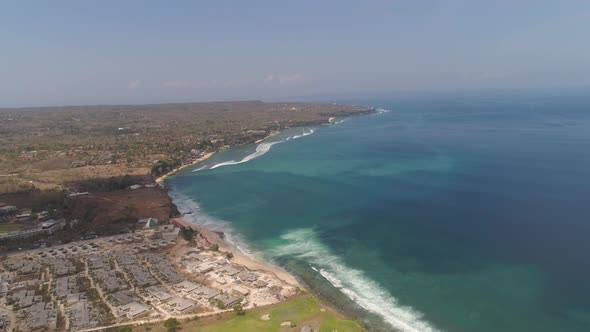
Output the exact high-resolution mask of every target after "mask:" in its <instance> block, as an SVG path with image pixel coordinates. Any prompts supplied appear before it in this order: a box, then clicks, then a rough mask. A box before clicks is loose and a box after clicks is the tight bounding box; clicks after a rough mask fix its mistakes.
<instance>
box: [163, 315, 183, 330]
mask: <svg viewBox="0 0 590 332" xmlns="http://www.w3.org/2000/svg"><path fill="white" fill-rule="evenodd" d="M179 326H180V322H179V321H178V320H177V319H176V318H168V319H166V321H165V322H164V327H165V328H167V329H168V331H176V329H177V328H178V327H179Z"/></svg>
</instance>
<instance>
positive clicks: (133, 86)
mask: <svg viewBox="0 0 590 332" xmlns="http://www.w3.org/2000/svg"><path fill="white" fill-rule="evenodd" d="M140 86H141V80H133V81H130V82H129V84H128V85H127V87H128V88H129V89H137V88H139V87H140Z"/></svg>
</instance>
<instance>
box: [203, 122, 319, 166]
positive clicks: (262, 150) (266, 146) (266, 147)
mask: <svg viewBox="0 0 590 332" xmlns="http://www.w3.org/2000/svg"><path fill="white" fill-rule="evenodd" d="M313 133H315V129H314V128H311V129H309V130H307V129H304V130H303V133H301V134H297V135H293V136H289V137H287V138H284V139H282V140H279V141H275V142H262V143H260V144H258V146H256V151H254V152H253V153H251V154H249V155H247V156H246V157H244V158H242V159H241V160H230V161H224V162H222V163H219V164H215V165H213V166H211V167H209V168H207V166H203V167H200V168H198V169H196V170H194V171H193V172H198V171H202V170H204V169H216V168H219V167H224V166H232V165H238V164H243V163H247V162H249V161H250V160H253V159H256V158H258V157H260V156H263V155H265V154H266V153H268V151H270V148H271V147H272V146H273V145H275V144H280V143H285V142H287V141H291V140H294V139H298V138H301V137H305V136H309V135H311V134H313Z"/></svg>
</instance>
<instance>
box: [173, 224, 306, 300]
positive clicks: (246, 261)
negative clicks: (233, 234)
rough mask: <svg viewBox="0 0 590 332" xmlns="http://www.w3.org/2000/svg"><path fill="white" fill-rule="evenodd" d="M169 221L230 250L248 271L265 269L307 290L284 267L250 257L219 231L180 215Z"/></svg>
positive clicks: (221, 249) (226, 250)
mask: <svg viewBox="0 0 590 332" xmlns="http://www.w3.org/2000/svg"><path fill="white" fill-rule="evenodd" d="M171 221H172V222H174V223H176V224H180V225H183V226H184V227H191V228H192V229H194V230H196V231H198V232H199V233H200V234H201V235H202V236H203V237H204V238H205V241H207V243H209V244H211V245H213V244H217V245H218V246H219V251H223V252H230V253H231V254H232V255H233V257H232V258H231V261H232V262H234V263H236V264H239V265H242V266H245V267H246V268H248V269H249V270H250V271H265V272H268V273H271V274H273V275H275V276H276V277H277V278H278V279H280V280H282V281H284V282H286V283H288V284H290V285H292V286H295V287H297V288H299V289H301V290H304V291H306V292H308V290H307V289H306V288H305V286H304V285H303V284H302V283H301V282H300V281H299V280H297V278H296V277H295V276H293V275H292V274H290V273H289V272H287V271H286V270H285V269H283V268H281V267H280V266H277V265H274V264H272V263H270V262H267V261H264V260H262V259H259V258H257V257H252V256H250V255H246V254H244V253H243V252H242V251H240V249H238V248H237V247H236V246H235V245H233V244H232V243H231V242H229V241H227V240H225V239H223V238H222V236H220V234H219V233H217V232H215V231H212V230H210V229H208V228H206V227H204V226H200V225H195V224H194V223H191V222H189V221H187V220H186V219H184V218H182V217H179V218H174V219H172V220H171Z"/></svg>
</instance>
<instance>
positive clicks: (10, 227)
mask: <svg viewBox="0 0 590 332" xmlns="http://www.w3.org/2000/svg"><path fill="white" fill-rule="evenodd" d="M23 227H24V226H23V225H19V224H0V233H6V232H12V231H16V230H18V229H21V228H23Z"/></svg>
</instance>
